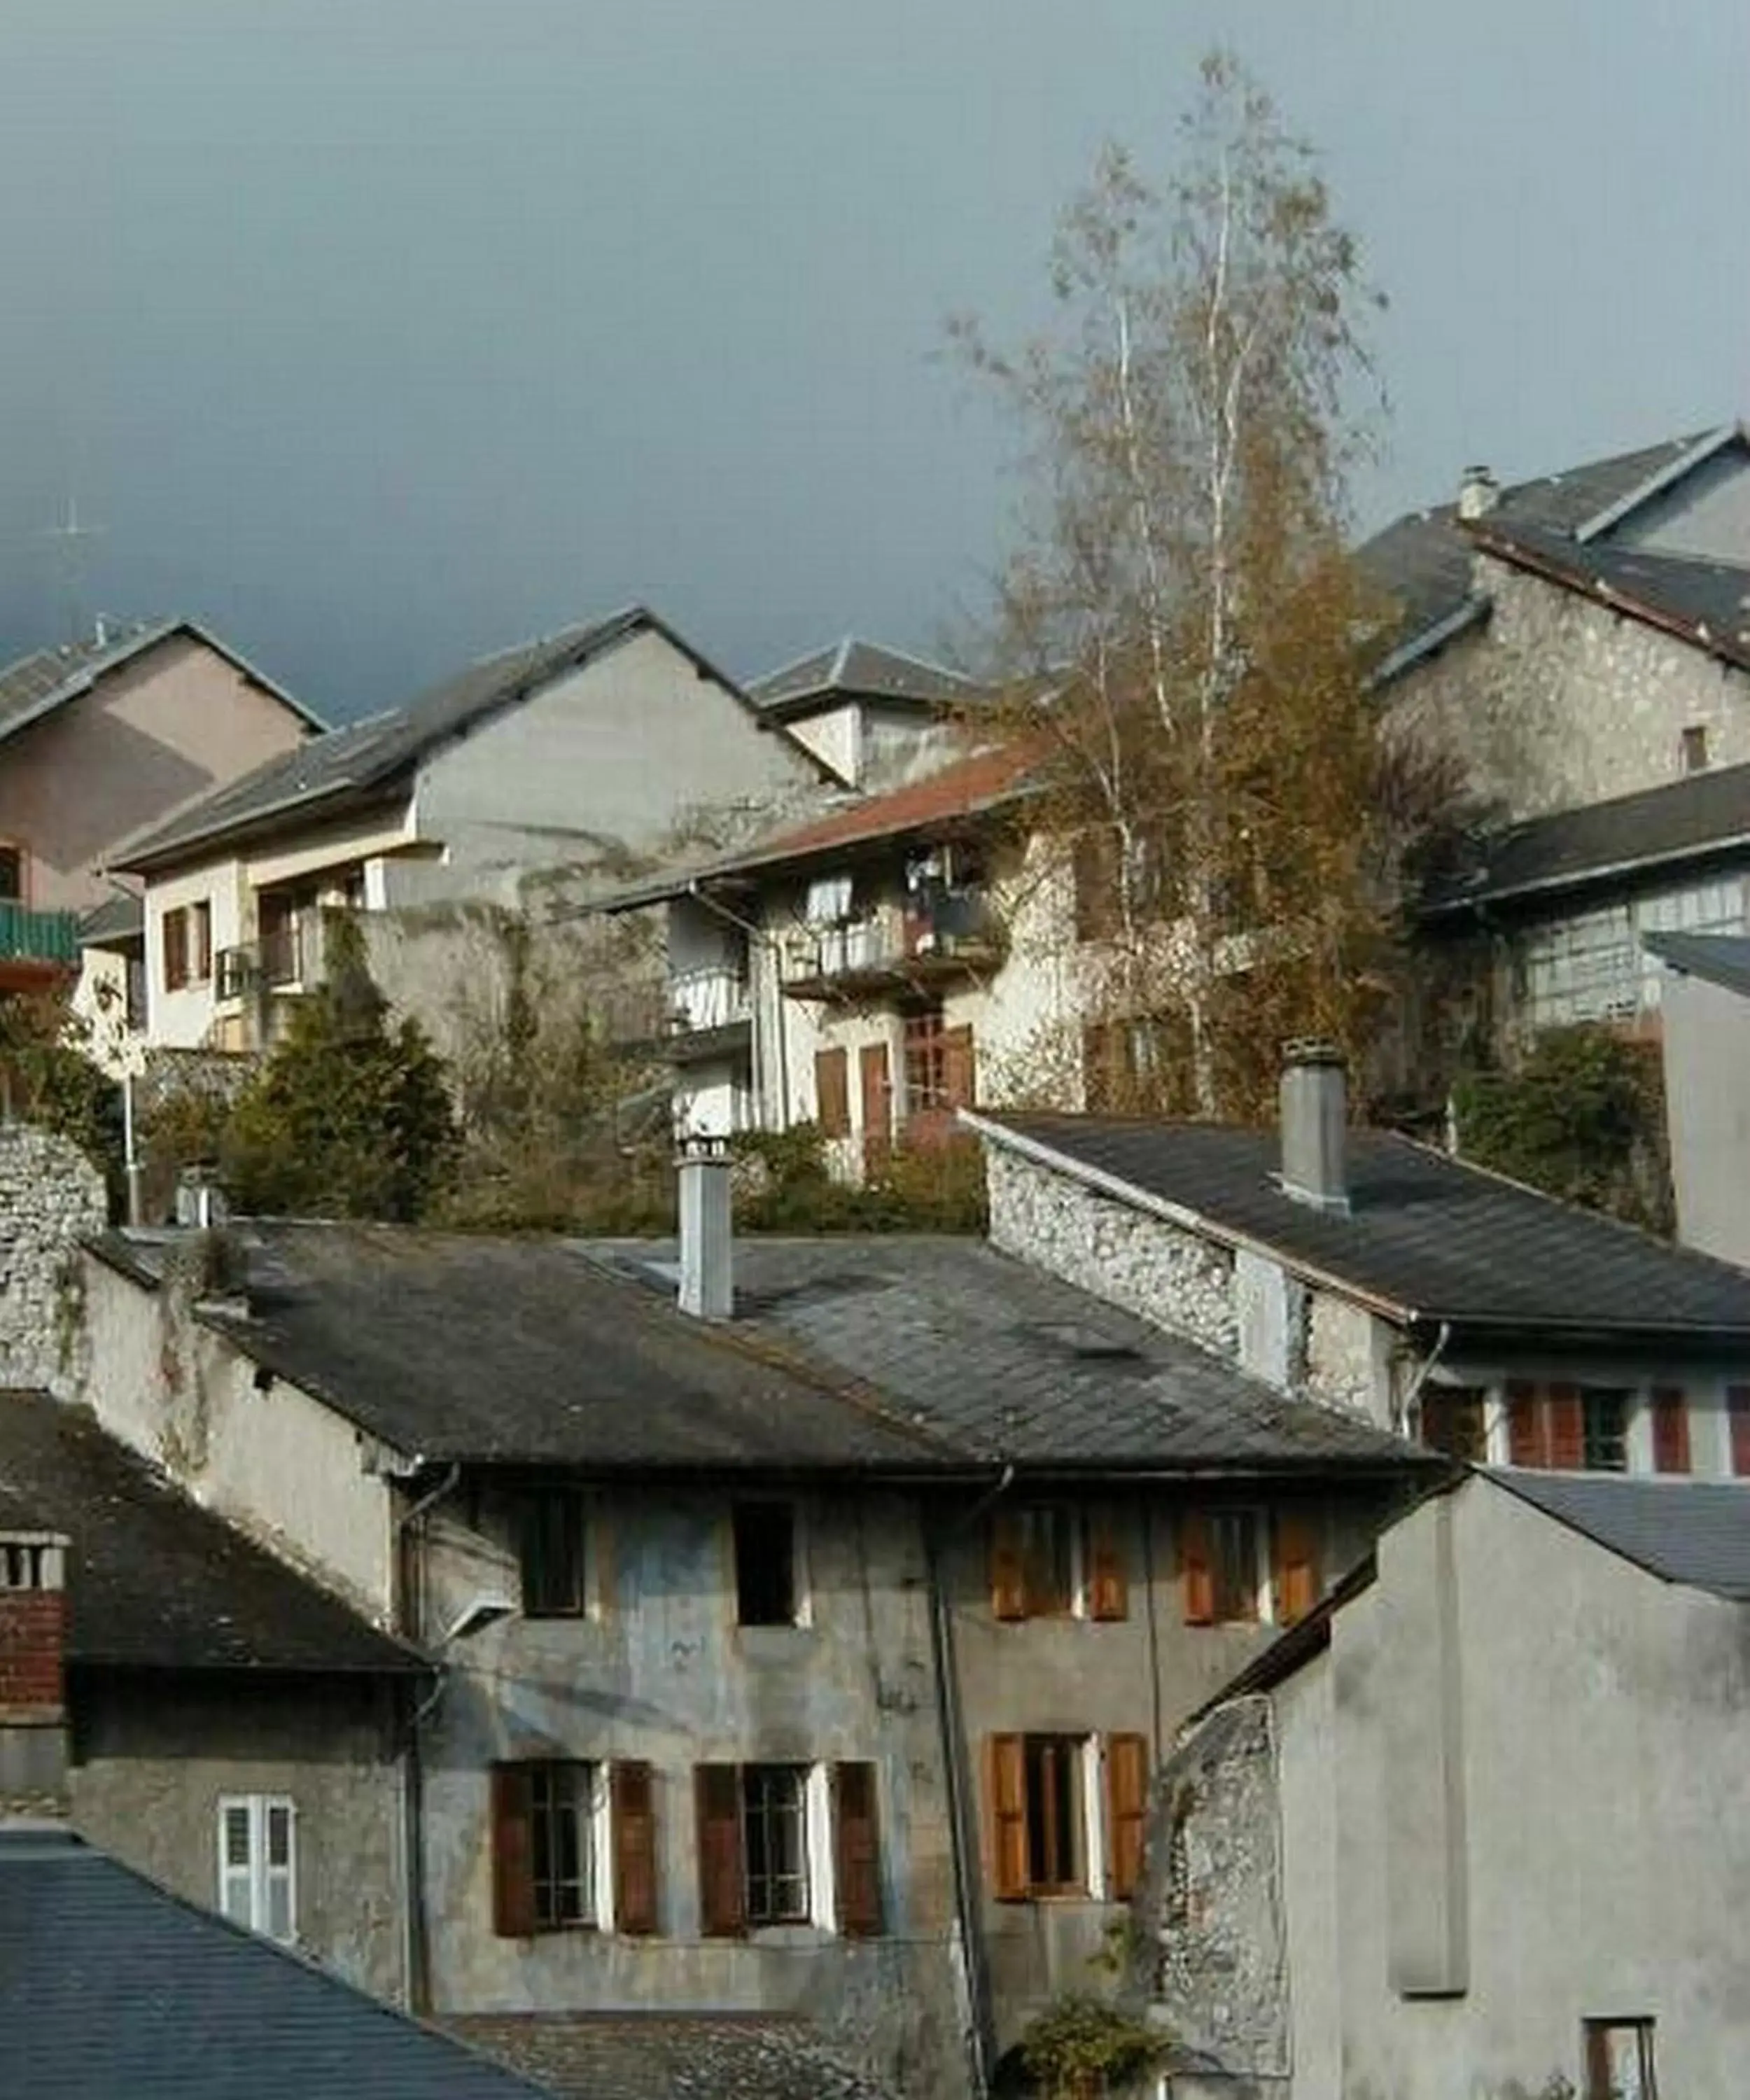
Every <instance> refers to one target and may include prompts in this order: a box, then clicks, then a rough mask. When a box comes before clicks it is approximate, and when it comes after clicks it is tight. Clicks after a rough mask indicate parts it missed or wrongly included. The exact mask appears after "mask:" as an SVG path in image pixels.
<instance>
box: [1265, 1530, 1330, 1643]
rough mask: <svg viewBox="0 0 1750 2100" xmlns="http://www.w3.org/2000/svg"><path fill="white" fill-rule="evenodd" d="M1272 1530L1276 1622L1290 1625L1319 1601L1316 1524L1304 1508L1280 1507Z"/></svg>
mask: <svg viewBox="0 0 1750 2100" xmlns="http://www.w3.org/2000/svg"><path fill="white" fill-rule="evenodd" d="M1273 1532H1274V1536H1273V1539H1272V1545H1273V1546H1274V1549H1275V1550H1274V1551H1273V1553H1272V1564H1273V1574H1274V1577H1275V1584H1276V1623H1277V1624H1278V1625H1279V1626H1293V1625H1294V1621H1295V1620H1296V1619H1303V1618H1305V1617H1306V1616H1307V1612H1310V1611H1311V1609H1312V1608H1313V1606H1314V1605H1315V1604H1317V1602H1318V1601H1319V1533H1318V1525H1317V1524H1316V1521H1315V1520H1314V1519H1313V1518H1312V1517H1311V1516H1310V1515H1307V1512H1306V1511H1303V1510H1279V1511H1277V1512H1276V1522H1275V1524H1274V1527H1273Z"/></svg>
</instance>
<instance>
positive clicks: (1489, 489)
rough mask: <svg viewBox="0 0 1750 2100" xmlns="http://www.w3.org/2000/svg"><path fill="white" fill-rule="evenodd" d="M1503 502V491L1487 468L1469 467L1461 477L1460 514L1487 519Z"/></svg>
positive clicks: (1459, 487) (1459, 486) (1459, 489)
mask: <svg viewBox="0 0 1750 2100" xmlns="http://www.w3.org/2000/svg"><path fill="white" fill-rule="evenodd" d="M1500 501H1501V489H1500V487H1499V485H1498V484H1497V482H1496V479H1495V477H1494V475H1493V474H1491V473H1490V472H1489V470H1488V468H1487V467H1486V466H1467V467H1466V469H1465V470H1464V473H1463V474H1461V476H1460V477H1459V482H1458V514H1459V516H1460V517H1461V518H1486V517H1488V514H1489V513H1490V511H1492V510H1493V509H1494V508H1495V505H1497V503H1499V502H1500Z"/></svg>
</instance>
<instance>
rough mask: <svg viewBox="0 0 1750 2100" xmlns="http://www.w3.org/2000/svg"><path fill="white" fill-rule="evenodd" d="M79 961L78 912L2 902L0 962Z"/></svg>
mask: <svg viewBox="0 0 1750 2100" xmlns="http://www.w3.org/2000/svg"><path fill="white" fill-rule="evenodd" d="M78 960H79V915H78V913H77V911H29V910H27V909H26V907H24V905H22V904H14V903H11V902H0V963H62V964H65V965H66V966H67V967H68V968H72V967H73V964H76V963H77V961H78Z"/></svg>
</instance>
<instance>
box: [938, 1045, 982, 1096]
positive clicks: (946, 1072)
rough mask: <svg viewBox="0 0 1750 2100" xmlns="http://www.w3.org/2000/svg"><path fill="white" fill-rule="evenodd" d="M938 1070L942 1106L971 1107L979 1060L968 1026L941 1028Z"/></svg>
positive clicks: (976, 1090)
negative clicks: (940, 1074)
mask: <svg viewBox="0 0 1750 2100" xmlns="http://www.w3.org/2000/svg"><path fill="white" fill-rule="evenodd" d="M941 1072H942V1083H941V1105H942V1106H943V1107H944V1108H948V1109H969V1108H971V1106H972V1103H973V1101H975V1100H976V1098H977V1092H978V1061H977V1055H976V1052H975V1051H974V1049H973V1048H972V1029H971V1027H970V1026H968V1027H964V1028H945V1029H944V1030H942V1044H941Z"/></svg>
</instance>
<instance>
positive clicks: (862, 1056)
mask: <svg viewBox="0 0 1750 2100" xmlns="http://www.w3.org/2000/svg"><path fill="white" fill-rule="evenodd" d="M857 1083H858V1086H859V1087H860V1088H861V1091H862V1110H863V1171H864V1172H865V1173H866V1174H880V1173H883V1172H884V1171H886V1168H887V1165H888V1161H889V1160H890V1159H891V1158H893V1073H892V1070H891V1069H890V1067H889V1065H888V1051H887V1045H886V1043H864V1045H863V1047H862V1049H861V1050H859V1051H858V1052H857Z"/></svg>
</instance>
